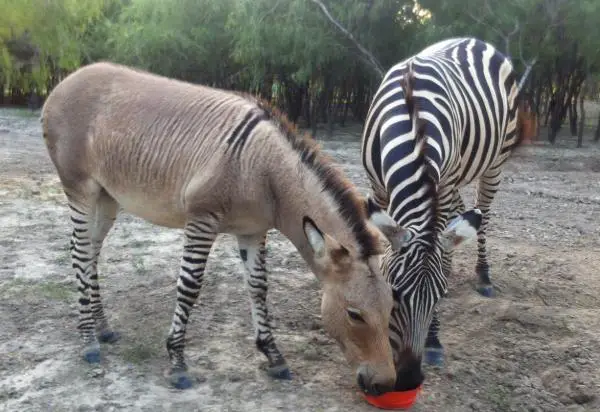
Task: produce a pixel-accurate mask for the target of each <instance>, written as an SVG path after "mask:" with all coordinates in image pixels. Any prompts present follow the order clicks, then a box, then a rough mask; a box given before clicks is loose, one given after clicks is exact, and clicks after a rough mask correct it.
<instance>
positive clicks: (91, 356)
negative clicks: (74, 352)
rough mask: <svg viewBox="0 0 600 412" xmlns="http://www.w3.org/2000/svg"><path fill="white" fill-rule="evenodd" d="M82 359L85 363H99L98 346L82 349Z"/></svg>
mask: <svg viewBox="0 0 600 412" xmlns="http://www.w3.org/2000/svg"><path fill="white" fill-rule="evenodd" d="M83 359H85V360H86V362H87V363H100V348H98V347H97V346H93V347H89V348H86V349H85V350H84V351H83Z"/></svg>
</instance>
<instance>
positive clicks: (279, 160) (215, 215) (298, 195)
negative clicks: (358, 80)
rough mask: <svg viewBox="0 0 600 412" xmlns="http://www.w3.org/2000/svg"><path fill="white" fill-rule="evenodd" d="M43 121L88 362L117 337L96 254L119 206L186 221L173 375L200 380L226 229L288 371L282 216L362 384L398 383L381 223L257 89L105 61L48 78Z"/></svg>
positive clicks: (258, 328)
mask: <svg viewBox="0 0 600 412" xmlns="http://www.w3.org/2000/svg"><path fill="white" fill-rule="evenodd" d="M42 122H43V133H44V139H45V142H46V144H47V147H48V151H49V154H50V157H51V158H52V161H53V163H54V165H55V167H56V170H57V172H58V175H59V176H60V180H61V182H62V185H63V187H64V191H65V194H66V196H67V199H68V204H69V206H70V210H71V220H72V223H73V226H74V230H73V235H72V240H71V242H72V248H71V249H72V262H73V268H74V272H75V275H76V276H77V278H78V279H79V291H80V297H79V303H80V305H79V308H80V320H79V329H80V331H81V335H82V338H83V341H84V344H85V349H84V357H85V358H86V359H87V360H88V361H89V362H97V361H99V357H100V349H99V342H114V341H116V340H117V339H118V334H117V333H116V332H114V331H113V330H112V329H111V328H110V327H109V325H108V322H107V320H106V317H105V315H104V311H103V307H102V303H101V299H100V292H99V287H98V275H97V269H96V265H97V258H98V254H99V253H100V249H101V247H102V243H103V240H104V238H105V237H106V234H107V233H108V231H109V230H110V228H111V226H112V224H113V222H114V220H115V217H116V215H117V212H118V209H119V207H121V208H122V209H124V210H125V211H126V212H128V213H131V214H134V215H137V216H139V217H142V218H143V219H145V220H147V221H149V222H152V223H154V224H157V225H162V226H166V227H171V228H183V230H184V246H183V253H182V260H181V269H180V273H179V278H178V282H177V301H176V305H175V310H174V315H173V321H172V324H171V328H170V331H169V333H168V337H167V349H168V353H169V357H170V360H171V367H170V368H169V371H168V376H169V378H170V380H171V382H172V383H173V384H174V385H175V386H176V387H180V388H185V387H188V386H190V384H191V381H190V378H189V376H188V374H187V373H186V370H187V365H186V362H185V360H184V337H185V331H186V324H187V322H188V319H189V316H190V310H191V309H192V307H193V305H194V304H195V302H196V300H197V297H198V295H199V292H200V287H201V284H202V278H203V275H204V267H205V264H206V260H207V258H208V255H209V252H210V249H211V246H212V244H213V242H214V241H215V239H216V237H217V235H218V234H219V233H224V232H226V233H231V234H234V235H235V236H237V239H238V243H239V248H240V255H241V257H242V260H243V262H244V264H245V267H246V283H247V285H248V289H249V291H250V297H251V304H252V318H253V322H254V327H255V337H256V344H257V347H258V348H259V349H260V350H261V351H262V352H263V353H264V354H265V355H266V357H267V359H268V362H269V367H270V369H269V370H270V372H271V374H272V375H274V376H276V377H283V378H285V377H289V371H288V368H287V365H286V361H285V360H284V357H283V356H282V355H281V353H280V352H279V350H278V349H277V346H276V345H275V341H274V338H273V335H272V333H271V327H270V325H269V323H268V320H267V319H268V315H267V306H266V294H267V276H266V270H265V236H266V232H267V230H268V229H270V228H277V229H278V230H280V231H281V232H282V233H283V234H284V235H285V236H286V237H287V238H288V239H289V240H290V241H291V242H292V243H293V244H294V245H295V246H296V248H297V249H298V250H299V252H300V254H301V255H302V257H303V258H304V259H305V260H306V262H307V263H308V265H309V266H310V268H311V269H312V271H313V272H314V273H315V274H316V276H317V277H318V278H319V280H320V281H321V285H322V289H323V296H322V306H321V312H322V319H323V323H324V326H325V328H326V330H327V331H328V332H329V334H330V335H331V336H332V337H333V338H335V340H336V341H337V342H338V343H339V344H340V346H341V348H342V350H343V352H344V354H345V355H346V357H347V359H348V360H349V362H350V363H351V364H353V365H355V366H356V367H357V378H358V382H359V385H360V386H361V387H362V389H363V390H365V391H367V392H370V393H378V392H384V391H386V390H388V389H391V387H392V386H393V384H394V381H395V371H394V366H393V361H392V356H391V349H390V343H389V339H388V322H389V315H390V311H391V308H392V296H391V290H390V288H389V286H388V285H387V284H386V282H385V279H384V278H383V277H382V276H381V275H380V269H379V255H380V254H381V253H382V250H381V249H380V242H379V241H380V239H379V236H381V232H380V231H379V230H378V229H377V228H376V227H375V226H374V225H373V224H372V223H370V221H369V219H368V216H367V209H366V207H365V201H364V199H362V198H361V197H359V195H358V193H357V191H356V189H355V188H354V186H352V185H351V184H350V182H348V181H347V180H346V179H345V178H344V176H343V175H342V174H341V172H340V171H338V170H337V169H336V168H335V166H334V165H333V164H331V162H330V161H329V160H328V159H327V158H325V156H324V155H323V154H322V153H321V152H320V150H319V149H318V147H317V146H316V145H315V144H314V143H313V142H312V140H311V139H307V138H304V137H300V136H299V135H298V134H297V133H296V131H295V130H294V129H293V128H292V127H291V126H290V125H289V124H288V123H287V121H286V120H285V118H284V117H283V116H282V115H281V114H279V113H278V112H277V111H276V110H274V109H271V108H269V107H268V106H267V105H265V104H264V103H262V102H260V101H257V100H255V99H254V98H252V97H250V96H242V95H238V94H235V93H232V92H227V91H223V90H217V89H213V88H208V87H204V86H199V85H191V84H188V83H184V82H180V81H176V80H172V79H168V78H164V77H160V76H156V75H152V74H149V73H145V72H141V71H138V70H134V69H130V68H127V67H124V66H119V65H115V64H111V63H96V64H93V65H89V66H86V67H84V68H81V69H79V70H78V71H76V72H75V73H73V74H71V75H70V76H68V77H67V78H66V79H64V80H63V81H62V82H61V83H60V84H59V85H58V86H57V87H56V88H55V89H54V90H53V91H52V93H51V94H50V96H49V97H48V99H47V101H46V103H45V106H44V109H43V113H42ZM379 218H380V219H381V216H380V217H379Z"/></svg>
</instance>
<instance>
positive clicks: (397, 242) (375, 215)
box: [365, 196, 412, 250]
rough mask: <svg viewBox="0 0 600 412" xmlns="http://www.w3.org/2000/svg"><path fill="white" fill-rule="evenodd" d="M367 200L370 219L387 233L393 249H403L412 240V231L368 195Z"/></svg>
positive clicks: (386, 235)
mask: <svg viewBox="0 0 600 412" xmlns="http://www.w3.org/2000/svg"><path fill="white" fill-rule="evenodd" d="M365 202H366V209H367V215H368V216H369V221H370V222H371V223H373V225H375V226H376V227H377V228H378V229H379V230H380V231H381V232H382V233H383V234H384V235H385V237H386V238H387V240H388V241H389V242H390V244H391V245H392V249H393V250H399V249H401V248H402V247H403V246H405V245H406V244H407V243H408V242H409V241H410V239H411V237H412V235H411V233H410V231H409V230H407V229H405V228H403V227H402V226H400V225H398V224H397V223H396V222H395V221H394V219H392V217H391V216H390V215H389V214H388V213H387V212H386V211H385V210H383V209H382V208H380V207H379V206H377V204H375V202H374V201H373V199H372V198H371V197H370V196H367V197H366V199H365Z"/></svg>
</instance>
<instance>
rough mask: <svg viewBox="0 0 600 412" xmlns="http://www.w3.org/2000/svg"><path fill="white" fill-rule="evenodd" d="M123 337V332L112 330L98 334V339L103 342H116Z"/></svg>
mask: <svg viewBox="0 0 600 412" xmlns="http://www.w3.org/2000/svg"><path fill="white" fill-rule="evenodd" d="M119 339H121V334H120V333H119V332H115V331H112V330H109V331H104V332H102V333H100V334H99V335H98V340H99V341H100V342H102V343H115V342H116V341H118V340H119Z"/></svg>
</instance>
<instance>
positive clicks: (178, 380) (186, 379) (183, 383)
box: [165, 368, 194, 389]
mask: <svg viewBox="0 0 600 412" xmlns="http://www.w3.org/2000/svg"><path fill="white" fill-rule="evenodd" d="M165 377H166V378H167V381H168V382H169V384H171V386H173V387H174V388H176V389H189V388H191V387H192V386H193V384H194V381H193V380H192V378H191V377H190V375H189V374H188V373H187V372H186V371H183V370H180V369H175V370H173V369H171V368H169V369H167V370H166V371H165Z"/></svg>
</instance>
